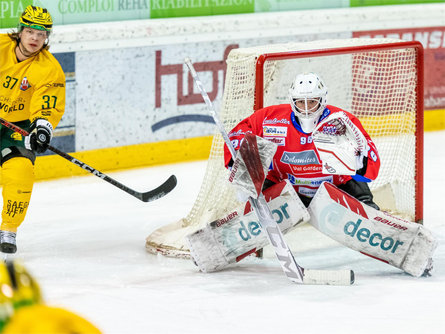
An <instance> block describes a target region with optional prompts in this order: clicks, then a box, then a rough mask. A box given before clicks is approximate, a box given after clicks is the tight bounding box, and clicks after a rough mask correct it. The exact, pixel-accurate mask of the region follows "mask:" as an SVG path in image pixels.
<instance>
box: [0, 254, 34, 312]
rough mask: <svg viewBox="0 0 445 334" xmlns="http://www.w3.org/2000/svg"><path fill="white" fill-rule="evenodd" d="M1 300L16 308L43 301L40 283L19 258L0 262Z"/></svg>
mask: <svg viewBox="0 0 445 334" xmlns="http://www.w3.org/2000/svg"><path fill="white" fill-rule="evenodd" d="M0 301H3V302H6V301H9V302H10V303H12V306H13V308H14V309H18V308H20V307H22V306H27V305H33V304H38V303H41V302H42V295H41V293H40V287H39V285H38V284H37V282H36V281H35V280H34V278H33V277H32V276H31V275H30V274H29V273H28V271H27V270H26V269H25V267H24V266H23V265H22V264H21V263H20V262H19V261H17V260H14V261H7V262H6V263H3V262H2V263H1V264H0Z"/></svg>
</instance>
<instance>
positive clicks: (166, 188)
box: [0, 118, 177, 202]
mask: <svg viewBox="0 0 445 334" xmlns="http://www.w3.org/2000/svg"><path fill="white" fill-rule="evenodd" d="M0 124H2V125H3V126H5V127H7V128H9V129H11V130H13V131H15V132H17V133H20V134H21V135H22V136H27V135H29V133H28V131H26V130H24V129H22V128H20V127H19V126H17V125H15V124H13V123H11V122H8V121H7V120H4V119H3V118H0ZM48 150H50V151H52V152H54V153H56V154H58V155H60V156H61V157H62V158H65V159H66V160H68V161H69V162H71V163H73V164H75V165H76V166H78V167H80V168H82V169H84V170H86V171H87V172H89V173H91V174H93V175H95V176H97V177H99V178H101V179H102V180H104V181H106V182H108V183H110V184H112V185H113V186H115V187H117V188H119V189H120V190H123V191H125V192H126V193H127V194H130V195H131V196H134V197H136V198H137V199H139V200H141V201H142V202H151V201H154V200H157V199H158V198H161V197H164V196H165V195H167V194H168V193H169V192H170V191H172V190H173V189H174V188H175V187H176V183H177V180H176V176H174V175H171V176H170V177H169V178H168V179H167V180H166V181H165V182H164V183H163V184H161V185H160V186H159V187H157V188H155V189H153V190H150V191H147V192H138V191H136V190H133V189H131V188H129V187H127V186H125V185H123V184H122V183H120V182H118V181H116V180H115V179H113V178H111V177H109V176H108V175H106V174H104V173H102V172H100V171H98V170H97V169H95V168H93V167H91V166H89V165H87V164H86V163H84V162H82V161H80V160H78V159H76V158H74V157H73V156H71V155H69V154H68V153H65V152H62V151H60V150H59V149H57V148H55V147H53V146H51V145H49V146H48Z"/></svg>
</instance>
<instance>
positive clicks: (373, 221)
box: [308, 182, 437, 277]
mask: <svg viewBox="0 0 445 334" xmlns="http://www.w3.org/2000/svg"><path fill="white" fill-rule="evenodd" d="M308 211H309V213H310V215H311V220H310V224H312V225H313V226H314V227H315V228H316V229H318V230H319V231H321V232H322V233H324V234H326V235H327V236H329V237H331V238H332V239H334V240H336V241H338V242H340V243H341V244H343V245H345V246H347V247H349V248H352V249H354V250H356V251H359V252H361V253H363V254H365V255H368V256H371V257H373V258H376V259H378V260H381V261H383V262H386V263H388V264H390V265H393V266H395V267H397V268H400V269H402V270H403V271H405V272H407V273H408V274H411V275H413V276H415V277H419V276H421V275H422V274H424V273H425V274H428V273H429V271H430V270H431V268H432V255H433V252H434V250H435V248H436V246H437V241H436V240H435V238H434V237H433V235H432V234H431V232H430V231H428V230H427V229H426V228H425V227H424V226H423V225H420V224H417V223H413V222H409V221H406V220H403V219H400V218H397V217H393V216H391V215H389V214H388V213H385V212H383V211H379V210H376V209H374V208H372V207H370V206H368V205H366V204H363V203H362V202H360V201H358V200H357V199H355V198H354V197H352V196H350V195H349V194H347V193H345V192H344V191H341V190H340V189H338V188H337V187H335V186H334V185H332V184H331V183H328V182H324V183H323V184H322V185H321V186H320V188H319V189H318V191H317V193H316V194H315V196H314V198H313V199H312V202H311V204H310V205H309V207H308Z"/></svg>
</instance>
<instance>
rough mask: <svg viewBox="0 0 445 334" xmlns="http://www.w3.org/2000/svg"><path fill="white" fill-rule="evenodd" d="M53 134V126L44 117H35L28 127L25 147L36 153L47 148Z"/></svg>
mask: <svg viewBox="0 0 445 334" xmlns="http://www.w3.org/2000/svg"><path fill="white" fill-rule="evenodd" d="M52 135H53V126H52V125H51V123H50V122H48V121H47V120H46V119H41V118H39V119H36V120H35V121H34V122H33V123H32V124H31V127H30V131H29V135H28V136H26V137H25V147H26V148H27V149H28V150H32V151H34V152H37V153H43V152H45V151H46V150H47V149H48V146H49V143H50V142H51V138H52Z"/></svg>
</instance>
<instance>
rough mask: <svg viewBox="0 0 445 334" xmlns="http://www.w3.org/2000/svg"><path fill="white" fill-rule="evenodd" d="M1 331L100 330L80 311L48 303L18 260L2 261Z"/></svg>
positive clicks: (93, 333) (82, 332) (92, 333)
mask: <svg viewBox="0 0 445 334" xmlns="http://www.w3.org/2000/svg"><path fill="white" fill-rule="evenodd" d="M0 286H1V289H0V333H2V334H8V333H14V334H20V333H23V334H25V333H27V334H31V333H59V334H64V333H66V334H68V333H78V334H87V333H88V334H100V331H99V329H98V328H97V327H96V326H94V325H93V324H92V323H91V322H89V321H88V320H86V319H85V318H83V317H81V316H80V315H78V314H76V313H73V312H70V311H68V310H66V309H63V308H60V307H52V306H49V305H46V304H45V303H44V300H43V298H42V295H41V292H40V287H39V284H38V283H37V281H36V280H35V279H34V277H33V276H32V275H31V274H30V273H29V271H28V270H27V269H26V268H25V266H24V265H23V263H22V262H19V261H17V260H12V261H9V260H8V261H6V262H5V263H4V262H1V261H0Z"/></svg>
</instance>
